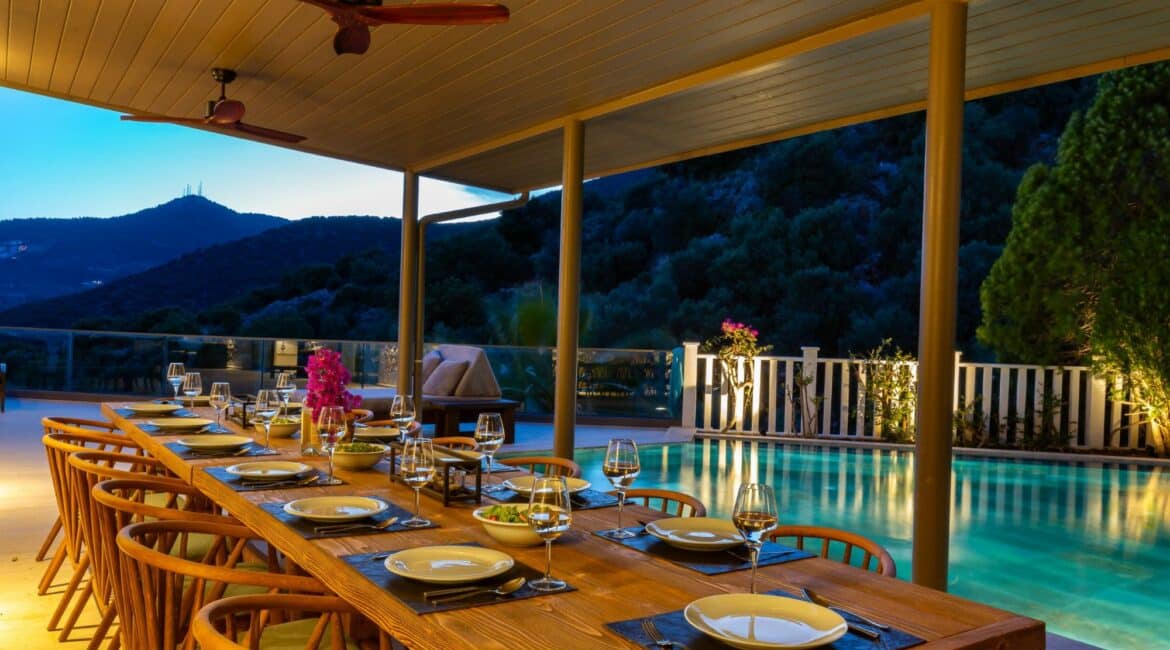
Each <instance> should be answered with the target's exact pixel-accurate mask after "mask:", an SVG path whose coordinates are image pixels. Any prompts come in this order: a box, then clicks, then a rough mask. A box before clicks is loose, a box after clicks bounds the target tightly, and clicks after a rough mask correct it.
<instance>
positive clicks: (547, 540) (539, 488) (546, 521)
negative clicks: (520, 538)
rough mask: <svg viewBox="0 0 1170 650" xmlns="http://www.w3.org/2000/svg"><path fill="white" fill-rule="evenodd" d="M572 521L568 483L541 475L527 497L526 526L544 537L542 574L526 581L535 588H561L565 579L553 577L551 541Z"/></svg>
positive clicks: (560, 477)
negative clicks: (542, 575)
mask: <svg viewBox="0 0 1170 650" xmlns="http://www.w3.org/2000/svg"><path fill="white" fill-rule="evenodd" d="M572 522H573V509H572V507H571V506H570V505H569V486H568V484H567V483H565V477H563V476H541V477H539V478H537V479H536V480H535V481H533V483H532V495H531V496H529V497H528V525H529V526H531V527H532V530H533V531H535V532H536V534H537V535H539V536H540V537H541V539H543V540H544V553H545V558H544V577H543V578H537V579H536V580H533V581H532V582H529V583H528V586H529V587H532V588H533V589H535V590H537V591H560V590H561V589H564V588H565V581H564V580H557V579H556V578H554V577H552V543H553V540H554V539H556V538H558V537H560V536H561V535H563V534H565V532H566V531H568V530H569V525H570V524H572Z"/></svg>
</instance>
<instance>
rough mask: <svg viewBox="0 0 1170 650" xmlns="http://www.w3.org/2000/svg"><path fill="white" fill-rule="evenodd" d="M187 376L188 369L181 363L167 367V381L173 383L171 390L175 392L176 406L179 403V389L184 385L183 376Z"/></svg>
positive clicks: (174, 363) (173, 363)
mask: <svg viewBox="0 0 1170 650" xmlns="http://www.w3.org/2000/svg"><path fill="white" fill-rule="evenodd" d="M185 374H187V368H186V367H184V366H183V364H181V363H177V362H172V363H170V364H168V365H167V381H168V382H170V383H171V388H172V389H174V391H175V404H178V403H179V387H180V386H182V385H183V375H185Z"/></svg>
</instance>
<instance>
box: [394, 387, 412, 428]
mask: <svg viewBox="0 0 1170 650" xmlns="http://www.w3.org/2000/svg"><path fill="white" fill-rule="evenodd" d="M390 419H391V420H392V421H393V422H394V425H395V426H397V427H398V433H399V435H401V436H402V437H403V438H405V437H406V432H407V431H410V425H411V424H413V423H414V400H412V399H411V398H410V395H395V396H394V401H393V402H392V403H391V404H390Z"/></svg>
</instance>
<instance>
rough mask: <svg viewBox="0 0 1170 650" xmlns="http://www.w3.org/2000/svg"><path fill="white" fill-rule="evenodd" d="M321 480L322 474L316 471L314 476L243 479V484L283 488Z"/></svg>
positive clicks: (303, 485)
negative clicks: (284, 478) (280, 479)
mask: <svg viewBox="0 0 1170 650" xmlns="http://www.w3.org/2000/svg"><path fill="white" fill-rule="evenodd" d="M319 480H321V475H320V474H317V473H314V474H313V475H312V476H307V477H305V478H298V479H288V480H283V481H248V480H244V481H241V483H242V484H243V485H247V486H248V487H264V488H281V487H305V486H307V485H312V484H314V483H316V482H317V481H319Z"/></svg>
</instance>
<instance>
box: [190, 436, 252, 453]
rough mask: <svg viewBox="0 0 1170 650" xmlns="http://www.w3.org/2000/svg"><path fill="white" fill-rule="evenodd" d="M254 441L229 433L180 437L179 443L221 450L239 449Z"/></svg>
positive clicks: (192, 446) (198, 447)
mask: <svg viewBox="0 0 1170 650" xmlns="http://www.w3.org/2000/svg"><path fill="white" fill-rule="evenodd" d="M250 442H252V439H251V438H249V437H247V436H227V435H222V436H221V435H217V434H212V435H203V436H199V437H191V438H179V440H178V443H179V444H180V445H183V446H184V447H190V448H191V449H200V450H207V451H221V450H227V449H239V448H240V447H243V446H244V445H246V444H249V443H250Z"/></svg>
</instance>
